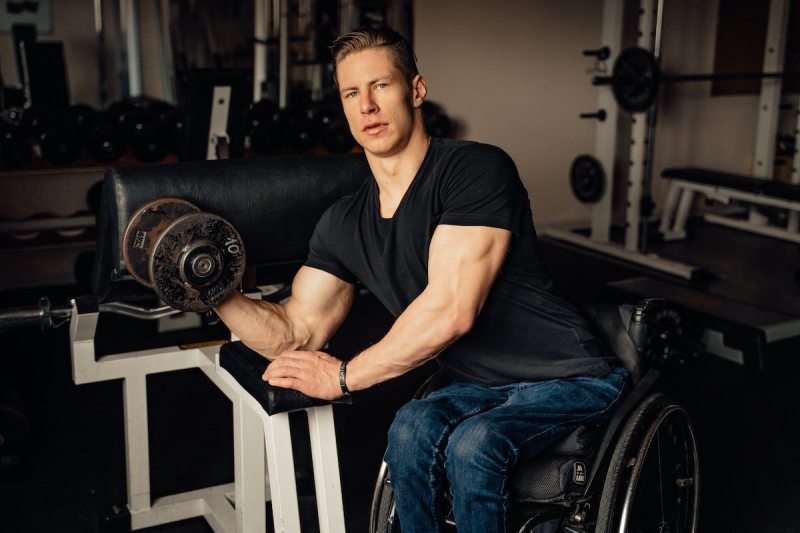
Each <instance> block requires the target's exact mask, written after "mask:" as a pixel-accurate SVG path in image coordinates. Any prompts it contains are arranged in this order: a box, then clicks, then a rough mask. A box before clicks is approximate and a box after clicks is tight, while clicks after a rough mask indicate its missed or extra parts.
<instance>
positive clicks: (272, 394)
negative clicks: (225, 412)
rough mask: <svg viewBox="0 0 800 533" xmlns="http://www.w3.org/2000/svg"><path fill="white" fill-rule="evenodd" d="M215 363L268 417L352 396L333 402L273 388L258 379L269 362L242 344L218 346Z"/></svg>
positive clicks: (349, 401) (290, 390)
mask: <svg viewBox="0 0 800 533" xmlns="http://www.w3.org/2000/svg"><path fill="white" fill-rule="evenodd" d="M219 364H220V366H222V368H224V369H225V370H227V371H228V372H230V374H231V375H232V376H233V377H234V379H236V381H237V382H239V384H240V385H241V386H242V387H243V388H244V389H245V390H246V391H247V392H248V393H249V394H250V395H251V396H252V397H253V398H255V399H256V400H257V401H258V403H260V404H261V406H262V407H263V408H264V410H265V411H266V412H267V414H268V415H274V414H276V413H285V412H288V411H297V410H298V409H305V408H307V407H314V406H318V405H327V404H330V403H347V404H349V403H352V401H353V400H352V396H344V397H342V398H341V399H339V400H335V401H333V402H330V401H327V400H318V399H316V398H311V397H309V396H306V395H305V394H303V393H302V392H298V391H296V390H293V389H283V388H280V387H273V386H272V385H270V384H269V383H267V382H265V381H264V380H262V379H261V375H262V374H263V373H264V370H266V368H267V365H269V361H267V360H266V359H264V358H263V357H261V356H260V355H259V354H258V353H256V352H254V351H253V350H251V349H250V348H248V347H247V346H245V345H244V344H242V342H231V343H228V344H225V345H223V346H221V347H220V350H219Z"/></svg>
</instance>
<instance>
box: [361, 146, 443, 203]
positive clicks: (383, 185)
mask: <svg viewBox="0 0 800 533" xmlns="http://www.w3.org/2000/svg"><path fill="white" fill-rule="evenodd" d="M429 143H430V137H429V136H428V135H427V134H426V133H425V131H424V130H422V131H420V132H419V133H417V132H415V134H414V135H412V136H411V138H410V139H409V142H408V144H407V145H406V147H405V148H403V149H402V150H401V151H400V152H398V153H396V154H392V155H391V156H384V157H381V156H376V155H372V154H369V153H367V161H368V162H369V166H370V170H372V175H373V176H375V181H376V182H377V184H378V189H379V191H380V203H381V215H382V216H384V217H391V216H392V215H393V214H394V211H395V210H396V209H397V205H398V204H399V203H400V200H401V199H402V198H403V195H404V194H405V192H406V190H407V189H408V187H409V186H410V185H411V182H412V181H414V176H416V175H417V171H418V170H419V167H420V166H421V165H422V161H423V160H424V159H425V154H426V153H427V151H428V145H429Z"/></svg>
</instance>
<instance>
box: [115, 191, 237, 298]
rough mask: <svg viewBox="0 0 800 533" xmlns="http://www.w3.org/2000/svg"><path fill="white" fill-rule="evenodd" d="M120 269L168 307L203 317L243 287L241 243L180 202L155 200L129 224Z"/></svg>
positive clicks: (224, 225) (229, 229)
mask: <svg viewBox="0 0 800 533" xmlns="http://www.w3.org/2000/svg"><path fill="white" fill-rule="evenodd" d="M122 255H123V259H124V261H125V266H126V267H127V269H128V272H129V273H130V274H131V276H133V277H134V279H136V280H137V281H138V282H139V283H141V284H143V285H145V286H147V287H151V288H152V289H153V290H154V291H155V292H156V294H157V295H158V297H159V298H160V299H161V300H162V301H163V302H164V303H166V304H167V305H169V306H171V307H174V308H176V309H180V310H181V311H197V312H203V311H208V310H209V309H211V308H213V307H215V306H216V305H218V304H219V303H220V302H222V300H224V299H225V297H226V296H227V295H228V294H230V293H231V292H232V291H234V290H236V289H237V288H238V287H239V285H240V284H241V281H242V276H243V274H244V267H245V254H244V245H243V244H242V239H241V237H240V236H239V233H238V232H237V231H236V229H235V228H234V227H233V226H232V225H231V224H230V223H229V222H228V221H227V220H225V219H223V218H222V217H219V216H217V215H212V214H210V213H203V212H201V211H200V209H199V208H198V207H197V206H195V205H194V204H192V203H190V202H187V201H186V200H182V199H180V198H160V199H158V200H154V201H152V202H148V203H147V204H145V205H144V206H142V207H141V208H140V209H139V210H138V211H136V213H134V214H133V216H132V217H131V219H130V222H129V223H128V226H127V228H125V234H124V236H123V243H122Z"/></svg>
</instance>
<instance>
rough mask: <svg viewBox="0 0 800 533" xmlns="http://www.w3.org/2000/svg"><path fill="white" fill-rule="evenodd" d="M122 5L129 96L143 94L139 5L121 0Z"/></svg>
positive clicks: (129, 0)
mask: <svg viewBox="0 0 800 533" xmlns="http://www.w3.org/2000/svg"><path fill="white" fill-rule="evenodd" d="M120 2H121V4H122V8H121V15H122V28H123V32H124V34H125V44H126V47H125V48H126V51H127V56H128V57H127V58H128V61H127V64H128V94H129V95H130V96H141V94H142V53H141V46H140V43H139V37H140V36H139V3H138V1H137V0H120Z"/></svg>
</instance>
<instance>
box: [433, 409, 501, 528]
mask: <svg viewBox="0 0 800 533" xmlns="http://www.w3.org/2000/svg"><path fill="white" fill-rule="evenodd" d="M499 405H502V403H497V402H493V403H492V404H488V405H483V406H481V407H477V408H475V409H471V410H469V411H467V412H465V413H462V414H461V416H459V417H456V418H455V419H454V420H452V421H448V423H447V425H446V426H445V427H444V430H443V431H442V433H441V435H439V438H438V439H437V440H436V443H435V444H434V447H433V454H434V456H433V457H432V458H431V460H430V461H429V466H428V488H429V489H431V493H433V492H434V490H433V489H434V488H436V483H435V481H436V477H435V476H434V473H433V468H434V466H436V454H437V453H441V454H442V455H444V449H443V448H442V443H443V442H444V440H445V436H447V435H449V434H452V433H453V430H454V429H455V428H456V427H457V426H458V425H459V424H460V423H461V422H463V421H464V420H466V419H468V418H470V417H473V416H475V415H477V414H479V413H482V412H485V411H488V410H489V409H494V408H495V407H497V406H499ZM442 470H444V461H443V462H442ZM443 479H446V477H445V478H441V479H440V481H442V480H443ZM442 485H444V484H442ZM442 489H444V486H442ZM439 496H440V495H439V494H437V495H436V496H435V497H434V500H433V502H432V505H433V508H432V509H430V511H431V514H432V515H433V516H436V517H437V518H438V517H439V509H437V503H438V502H437V498H438V497H439ZM441 522H442V520H437V521H436V523H437V524H439V525H441Z"/></svg>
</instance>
